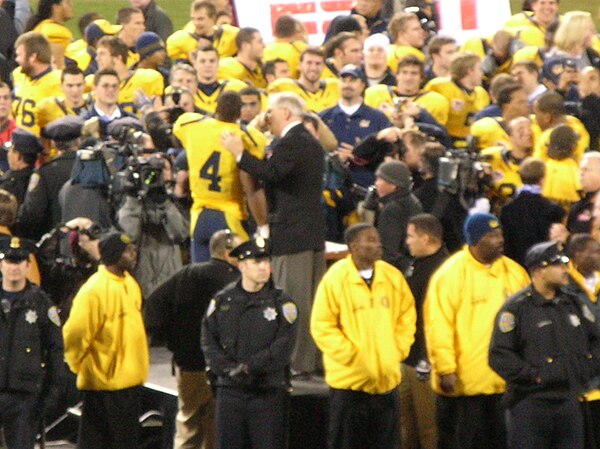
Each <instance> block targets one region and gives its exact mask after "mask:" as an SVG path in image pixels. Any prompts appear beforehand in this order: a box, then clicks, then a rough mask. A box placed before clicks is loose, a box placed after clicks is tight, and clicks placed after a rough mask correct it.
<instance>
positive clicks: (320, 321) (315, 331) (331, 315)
mask: <svg viewBox="0 0 600 449" xmlns="http://www.w3.org/2000/svg"><path fill="white" fill-rule="evenodd" d="M331 288H332V285H330V284H329V283H325V282H321V283H320V284H319V287H318V288H317V293H316V295H315V301H314V303H313V308H312V314H311V319H310V332H311V334H312V336H313V339H314V340H315V343H316V344H317V346H318V347H319V349H320V350H321V351H322V352H323V354H326V355H327V356H328V357H330V358H331V359H333V360H335V361H336V362H337V363H339V364H341V365H346V366H347V365H350V364H351V363H352V361H353V360H354V359H355V357H356V356H357V354H358V350H357V348H356V347H355V346H354V344H352V342H351V341H350V340H349V339H348V338H347V337H346V335H344V332H343V330H342V329H341V328H340V323H339V318H338V317H339V313H340V306H339V302H338V300H337V299H336V295H335V294H334V292H333V291H331Z"/></svg>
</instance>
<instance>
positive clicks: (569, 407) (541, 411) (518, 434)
mask: <svg viewBox="0 0 600 449" xmlns="http://www.w3.org/2000/svg"><path fill="white" fill-rule="evenodd" d="M506 416H507V425H508V446H509V448H511V449H537V448H544V449H583V419H582V415H581V408H580V405H579V404H578V403H577V400H575V398H573V399H570V400H562V401H546V400H539V399H534V398H525V399H523V400H521V401H520V402H518V403H517V404H516V405H514V406H513V407H512V408H510V409H509V410H508V411H507V412H506Z"/></svg>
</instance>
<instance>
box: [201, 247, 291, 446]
mask: <svg viewBox="0 0 600 449" xmlns="http://www.w3.org/2000/svg"><path fill="white" fill-rule="evenodd" d="M230 254H231V256H233V257H237V258H238V260H239V264H238V268H239V270H240V272H241V273H242V278H241V280H240V281H239V282H237V283H236V284H232V285H231V286H229V287H227V288H225V289H224V290H222V291H221V292H220V293H219V294H217V296H216V297H215V298H214V299H213V300H212V301H211V302H210V304H209V307H208V310H207V312H206V317H205V319H204V321H203V324H202V350H203V351H204V357H205V358H206V364H207V366H208V368H209V370H210V372H211V375H212V376H213V378H214V380H213V385H214V386H215V387H216V390H217V411H216V426H217V428H216V434H217V435H216V439H217V449H231V448H242V447H260V448H262V449H270V448H272V449H281V448H284V447H286V432H285V429H286V415H287V407H288V391H287V390H288V388H289V375H288V374H289V364H290V357H291V354H292V349H293V347H294V340H295V336H296V318H297V315H298V311H297V308H296V305H295V304H294V303H293V302H292V300H291V299H290V298H289V297H288V296H287V295H286V294H285V293H283V291H281V290H278V289H276V288H274V287H273V283H272V281H271V263H270V259H269V256H270V249H269V246H268V243H267V242H266V241H265V240H264V239H262V238H261V237H257V238H256V239H255V240H250V241H248V242H246V243H243V244H241V245H239V246H238V247H236V248H235V249H234V250H233V251H232V252H231V253H230ZM250 444H251V446H250Z"/></svg>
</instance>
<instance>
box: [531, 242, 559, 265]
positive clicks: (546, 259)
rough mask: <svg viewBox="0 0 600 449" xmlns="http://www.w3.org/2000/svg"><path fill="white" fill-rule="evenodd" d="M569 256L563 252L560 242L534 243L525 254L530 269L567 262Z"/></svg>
mask: <svg viewBox="0 0 600 449" xmlns="http://www.w3.org/2000/svg"><path fill="white" fill-rule="evenodd" d="M567 263H569V258H568V257H567V256H565V254H564V253H563V252H562V247H561V244H560V243H558V242H543V243H538V244H537V245H533V246H532V247H531V248H529V249H528V250H527V253H526V254H525V267H527V269H528V270H529V271H532V270H534V269H536V268H544V267H547V266H549V265H555V264H567Z"/></svg>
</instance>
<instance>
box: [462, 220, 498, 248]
mask: <svg viewBox="0 0 600 449" xmlns="http://www.w3.org/2000/svg"><path fill="white" fill-rule="evenodd" d="M500 228H502V225H501V224H500V220H498V217H496V216H495V215H492V214H484V213H477V214H473V215H471V216H470V217H469V218H467V220H466V221H465V225H464V226H463V234H464V236H465V242H466V243H467V245H477V242H479V240H481V239H482V238H483V237H484V236H485V235H486V234H487V233H488V232H491V231H494V230H495V229H500Z"/></svg>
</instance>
